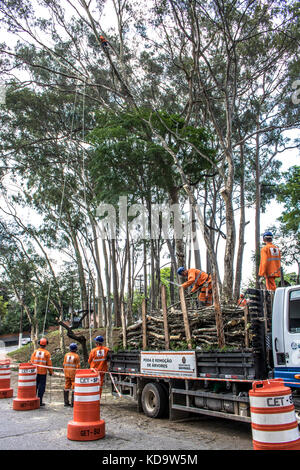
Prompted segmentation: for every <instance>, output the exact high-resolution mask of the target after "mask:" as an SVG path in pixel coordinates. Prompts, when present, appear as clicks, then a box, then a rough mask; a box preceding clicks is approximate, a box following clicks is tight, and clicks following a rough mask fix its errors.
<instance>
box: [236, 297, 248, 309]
mask: <svg viewBox="0 0 300 470" xmlns="http://www.w3.org/2000/svg"><path fill="white" fill-rule="evenodd" d="M237 305H238V307H246V305H247V300H246V299H245V297H242V296H240V298H239V300H238V302H237Z"/></svg>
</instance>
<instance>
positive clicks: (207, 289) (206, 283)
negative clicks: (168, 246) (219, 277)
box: [177, 267, 212, 306]
mask: <svg viewBox="0 0 300 470" xmlns="http://www.w3.org/2000/svg"><path fill="white" fill-rule="evenodd" d="M177 274H179V276H183V277H185V278H187V281H186V282H184V283H183V284H181V286H180V287H183V288H184V289H186V288H187V287H189V286H191V285H192V284H193V287H192V290H191V293H193V292H196V291H198V290H199V289H200V293H199V295H198V299H199V301H200V302H201V305H203V306H208V305H212V285H211V276H210V274H207V273H206V272H204V271H201V270H200V269H194V268H192V269H185V268H184V267H181V268H179V269H178V270H177Z"/></svg>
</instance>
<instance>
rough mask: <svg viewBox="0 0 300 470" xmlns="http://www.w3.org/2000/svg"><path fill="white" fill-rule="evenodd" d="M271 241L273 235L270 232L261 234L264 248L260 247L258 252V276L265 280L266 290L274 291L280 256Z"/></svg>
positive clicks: (278, 272)
mask: <svg viewBox="0 0 300 470" xmlns="http://www.w3.org/2000/svg"><path fill="white" fill-rule="evenodd" d="M272 240H273V234H272V233H271V232H265V233H264V234H263V241H264V242H265V246H263V247H262V249H261V252H260V265H259V272H258V275H259V276H261V277H264V278H265V280H266V288H267V290H272V291H275V290H276V283H275V279H276V277H280V269H281V254H280V251H279V249H278V247H277V246H275V245H274V244H273V243H272Z"/></svg>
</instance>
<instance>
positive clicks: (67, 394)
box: [64, 390, 71, 406]
mask: <svg viewBox="0 0 300 470" xmlns="http://www.w3.org/2000/svg"><path fill="white" fill-rule="evenodd" d="M64 402H65V405H64V406H71V405H70V402H69V390H64Z"/></svg>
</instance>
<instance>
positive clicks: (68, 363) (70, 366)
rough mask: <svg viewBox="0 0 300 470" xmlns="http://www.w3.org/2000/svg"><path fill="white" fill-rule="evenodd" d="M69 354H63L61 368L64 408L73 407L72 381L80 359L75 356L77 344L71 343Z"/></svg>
mask: <svg viewBox="0 0 300 470" xmlns="http://www.w3.org/2000/svg"><path fill="white" fill-rule="evenodd" d="M69 349H70V352H68V353H67V354H65V357H64V362H63V368H64V374H65V388H64V406H73V405H74V381H75V374H76V370H77V369H79V368H80V357H79V355H78V354H77V349H78V347H77V344H76V343H71V344H70V346H69ZM70 392H71V393H72V395H71V403H70V402H69V393H70Z"/></svg>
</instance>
